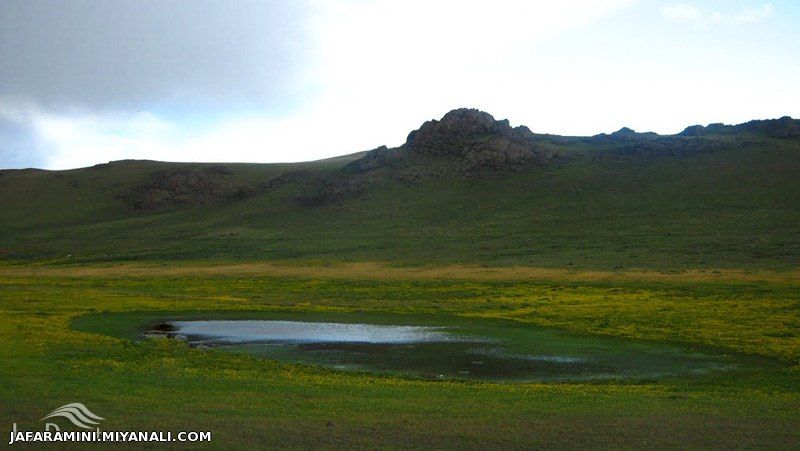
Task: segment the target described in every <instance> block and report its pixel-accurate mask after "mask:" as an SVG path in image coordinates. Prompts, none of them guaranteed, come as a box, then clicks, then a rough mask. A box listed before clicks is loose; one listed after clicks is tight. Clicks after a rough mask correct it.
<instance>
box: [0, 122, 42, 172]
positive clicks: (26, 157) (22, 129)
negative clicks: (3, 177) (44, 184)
mask: <svg viewBox="0 0 800 451" xmlns="http://www.w3.org/2000/svg"><path fill="white" fill-rule="evenodd" d="M45 162H46V155H45V152H44V150H43V149H42V148H41V146H39V143H38V142H37V140H36V138H35V137H34V133H33V131H32V130H31V129H30V128H29V127H28V126H26V125H24V124H20V123H17V122H13V121H9V120H6V119H5V118H3V117H2V116H0V169H4V168H40V167H42V166H44V164H45Z"/></svg>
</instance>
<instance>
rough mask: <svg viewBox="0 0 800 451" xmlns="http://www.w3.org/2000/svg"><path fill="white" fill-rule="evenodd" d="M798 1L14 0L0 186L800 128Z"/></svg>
mask: <svg viewBox="0 0 800 451" xmlns="http://www.w3.org/2000/svg"><path fill="white" fill-rule="evenodd" d="M798 24H800V2H798V1H796V0H785V1H781V0H773V1H768V2H763V1H758V0H755V1H753V0H727V1H714V0H703V1H701V0H697V1H692V0H685V1H672V0H664V1H658V0H652V1H647V0H638V1H637V0H560V1H551V2H544V1H531V0H528V1H524V0H522V1H519V0H494V1H491V2H488V1H470V0H455V1H453V0H425V1H421V0H394V1H389V0H340V1H335V2H334V1H325V0H296V1H272V0H260V1H254V0H230V1H211V0H192V1H189V0H182V1H177V0H158V1H155V0H153V1H147V0H141V1H134V0H127V1H118V0H69V1H51V0H47V1H44V0H0V168H24V167H37V168H45V169H69V168H77V167H85V166H91V165H94V164H97V163H106V162H108V161H113V160H120V159H129V158H135V159H152V160H162V161H208V162H293V161H308V160H315V159H320V158H327V157H332V156H337V155H344V154H348V153H354V152H359V151H363V150H368V149H372V148H375V147H378V146H380V145H387V146H389V147H393V146H398V145H401V144H402V143H403V142H405V138H406V136H407V135H408V133H409V132H410V131H411V130H413V129H416V128H418V127H419V126H420V125H421V124H422V123H423V122H424V121H426V120H430V119H435V118H440V117H441V116H442V115H444V114H445V113H446V112H447V111H449V110H452V109H454V108H459V107H471V108H479V109H482V110H484V111H487V112H489V113H491V114H492V115H494V116H495V118H497V119H502V118H507V119H509V120H510V122H511V124H512V125H527V126H528V127H529V128H531V130H533V131H534V132H539V133H556V134H565V135H594V134H597V133H602V132H606V133H607V132H612V131H614V130H617V129H619V128H621V127H623V126H627V127H631V128H633V129H635V130H637V131H655V132H658V133H662V134H669V133H676V132H679V131H680V130H682V129H683V128H685V127H686V126H688V125H693V124H704V125H705V124H708V123H712V122H724V123H741V122H746V121H748V120H751V119H768V118H777V117H781V116H786V115H789V116H793V117H795V118H798V117H800V82H798V80H800V26H798Z"/></svg>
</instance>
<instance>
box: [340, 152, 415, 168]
mask: <svg viewBox="0 0 800 451" xmlns="http://www.w3.org/2000/svg"><path fill="white" fill-rule="evenodd" d="M403 156H404V154H403V152H402V150H401V149H400V148H395V149H388V148H387V147H386V146H380V147H378V148H375V149H372V150H370V151H369V152H367V153H366V154H365V155H364V156H363V157H361V158H359V159H358V160H354V161H351V162H350V163H347V164H346V165H345V170H347V171H350V172H366V171H371V170H373V169H377V168H379V167H383V166H389V165H391V164H394V163H398V162H400V161H402V160H403Z"/></svg>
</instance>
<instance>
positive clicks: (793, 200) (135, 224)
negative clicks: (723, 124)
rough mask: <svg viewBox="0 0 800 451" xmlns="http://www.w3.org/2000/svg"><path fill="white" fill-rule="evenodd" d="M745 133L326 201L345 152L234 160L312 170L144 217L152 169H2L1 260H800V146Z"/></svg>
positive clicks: (241, 173)
mask: <svg viewBox="0 0 800 451" xmlns="http://www.w3.org/2000/svg"><path fill="white" fill-rule="evenodd" d="M748 142H749V141H747V140H742V141H741V142H739V143H738V144H737V145H736V146H735V147H734V148H732V149H728V150H723V151H717V152H713V153H700V154H695V155H689V156H680V157H678V156H664V157H642V156H610V155H603V153H602V152H599V151H598V152H593V153H592V152H587V153H585V155H584V156H583V157H578V158H573V159H571V160H570V161H569V162H567V163H563V164H553V165H547V166H542V167H534V168H531V169H528V170H525V171H522V172H518V173H507V172H497V173H487V174H484V175H483V176H481V177H476V178H465V177H459V176H451V177H446V178H439V179H436V178H434V179H423V180H422V181H420V182H418V183H416V184H408V183H400V182H396V181H392V178H391V176H390V175H391V174H390V172H389V171H378V172H376V173H375V175H374V176H373V177H374V179H375V180H376V183H375V184H374V185H373V186H372V187H371V188H369V189H368V190H366V191H365V192H363V193H361V194H360V195H352V196H349V197H345V198H344V199H339V200H336V201H332V202H327V203H323V204H321V205H309V204H305V203H302V202H299V201H298V200H297V197H298V196H301V195H305V194H307V193H308V191H313V190H314V189H315V188H314V186H313V183H312V182H309V180H311V179H313V178H314V177H316V176H317V175H320V174H330V173H332V171H335V170H336V168H337V167H339V166H341V165H342V164H344V163H345V162H347V161H348V160H349V158H342V159H338V160H330V161H324V162H316V163H305V164H298V165H228V166H229V167H230V168H231V169H232V170H233V171H234V174H235V178H236V180H238V181H241V182H242V183H252V184H254V183H257V182H259V181H265V180H269V179H271V178H274V177H276V176H278V175H280V174H281V173H285V172H287V171H293V170H299V169H308V170H310V175H309V176H308V177H306V179H303V180H299V181H295V182H292V183H288V184H285V185H280V186H278V187H276V188H275V189H271V190H269V191H267V192H264V193H261V194H258V195H256V196H254V197H250V198H247V199H244V200H239V201H225V202H221V203H212V204H207V205H202V206H197V207H192V206H190V207H185V208H172V209H167V210H160V211H157V212H150V213H141V212H137V211H135V210H133V209H132V208H130V207H129V206H127V205H126V204H125V203H124V202H123V201H121V200H119V199H117V198H116V195H118V194H119V193H122V192H126V191H127V190H130V189H131V187H132V186H135V185H136V184H138V183H141V182H142V180H145V179H146V177H147V175H148V174H149V173H150V172H152V171H153V170H156V169H160V168H164V167H198V166H199V165H176V164H167V163H154V162H123V163H116V164H112V165H110V166H107V167H101V168H88V169H82V170H75V171H65V172H56V173H52V172H41V171H36V172H32V171H13V172H5V173H3V174H2V176H0V203H2V204H3V205H4V208H3V209H2V211H0V228H2V230H0V231H2V238H0V250H2V251H3V254H4V255H5V258H6V259H20V258H22V259H26V260H30V259H34V260H36V259H47V258H55V259H59V258H63V257H65V256H66V255H68V254H70V255H72V256H73V257H72V259H73V260H78V261H92V260H127V259H147V260H153V259H162V260H170V259H175V258H181V259H219V260H256V259H257V260H262V259H270V260H276V259H305V260H308V259H332V260H343V259H344V260H346V259H359V260H365V259H369V260H392V261H395V262H398V263H403V264H417V263H422V262H424V263H485V264H491V265H527V266H547V267H566V266H574V267H580V268H601V269H612V268H615V267H626V268H629V267H642V268H661V269H663V268H691V267H742V268H786V267H796V266H797V265H798V264H800V233H798V230H797V226H796V224H797V223H799V222H800V183H798V182H797V174H798V173H800V147H798V146H799V145H798V144H797V142H796V141H788V140H776V139H773V140H770V139H766V138H764V139H762V140H761V141H759V142H756V143H752V142H751V143H749V144H748Z"/></svg>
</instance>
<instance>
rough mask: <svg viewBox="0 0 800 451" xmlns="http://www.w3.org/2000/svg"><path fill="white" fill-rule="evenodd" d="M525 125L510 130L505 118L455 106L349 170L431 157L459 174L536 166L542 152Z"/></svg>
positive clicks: (348, 167) (404, 163) (369, 155)
mask: <svg viewBox="0 0 800 451" xmlns="http://www.w3.org/2000/svg"><path fill="white" fill-rule="evenodd" d="M534 138H535V135H534V134H533V132H531V131H530V129H528V127H524V126H521V127H516V128H512V127H511V125H510V124H509V122H508V121H507V120H500V121H498V120H495V118H494V117H492V115H491V114H489V113H486V112H483V111H480V110H476V109H468V108H461V109H457V110H453V111H450V112H449V113H447V114H445V115H444V117H442V118H441V119H440V120H431V121H427V122H425V123H424V124H422V126H421V127H420V128H419V129H417V130H414V131H412V132H411V133H409V135H408V138H407V139H406V142H405V144H403V145H402V146H400V147H397V148H393V149H389V148H387V147H386V146H381V147H378V148H377V149H373V150H371V151H369V152H367V153H366V154H365V155H364V156H363V157H362V158H360V159H358V160H356V161H353V162H351V163H349V164H348V165H347V166H346V169H347V170H348V171H350V172H368V171H372V170H375V169H378V168H383V167H388V166H399V165H406V164H409V163H413V162H414V161H418V160H420V159H425V158H436V159H439V160H442V161H446V162H447V163H450V165H451V166H453V167H454V168H456V169H457V170H461V171H468V172H469V171H475V170H480V169H484V168H516V167H522V166H525V165H527V164H531V163H537V162H541V161H543V160H544V159H545V153H544V152H542V151H540V150H539V149H538V148H537V146H536V144H535V142H534Z"/></svg>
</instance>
